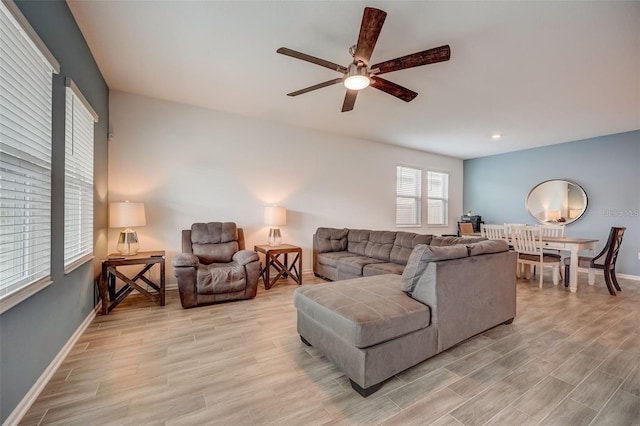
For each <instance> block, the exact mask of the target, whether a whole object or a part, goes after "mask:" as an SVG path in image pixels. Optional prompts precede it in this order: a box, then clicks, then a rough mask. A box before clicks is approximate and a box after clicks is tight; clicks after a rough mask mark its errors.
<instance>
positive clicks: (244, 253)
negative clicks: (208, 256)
mask: <svg viewBox="0 0 640 426" xmlns="http://www.w3.org/2000/svg"><path fill="white" fill-rule="evenodd" d="M232 259H233V261H234V262H237V263H238V264H239V265H241V266H245V265H247V264H249V263H251V262H256V261H260V258H259V257H258V253H256V252H255V251H252V250H240V251H237V252H235V253H234V254H233V257H232Z"/></svg>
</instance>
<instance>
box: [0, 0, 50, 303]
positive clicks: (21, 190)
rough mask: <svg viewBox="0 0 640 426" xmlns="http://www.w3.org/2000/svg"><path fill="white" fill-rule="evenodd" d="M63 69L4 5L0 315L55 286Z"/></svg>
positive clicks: (0, 23)
mask: <svg viewBox="0 0 640 426" xmlns="http://www.w3.org/2000/svg"><path fill="white" fill-rule="evenodd" d="M57 72H59V64H58V63H57V61H55V59H54V58H53V55H51V53H50V52H49V51H48V50H47V49H46V47H45V45H44V43H43V42H42V41H41V40H40V39H39V37H38V36H37V34H36V33H35V31H34V30H33V28H31V26H30V25H29V24H28V22H27V20H26V19H25V18H24V16H23V15H22V13H20V10H19V9H18V8H17V6H16V5H15V4H14V3H13V2H12V1H7V0H2V2H1V3H0V314H1V313H3V312H5V311H6V310H8V309H10V308H11V307H13V306H15V305H16V304H18V303H20V302H21V301H22V300H24V299H26V298H27V297H30V296H31V295H32V294H34V293H35V292H37V291H39V290H41V289H42V288H44V287H46V286H47V285H49V284H50V283H51V144H52V135H51V134H52V130H51V128H52V84H53V73H57Z"/></svg>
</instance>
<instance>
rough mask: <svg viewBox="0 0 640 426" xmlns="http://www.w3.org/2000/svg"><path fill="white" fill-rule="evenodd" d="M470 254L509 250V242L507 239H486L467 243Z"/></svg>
mask: <svg viewBox="0 0 640 426" xmlns="http://www.w3.org/2000/svg"><path fill="white" fill-rule="evenodd" d="M467 249H468V250H469V256H478V255H480V254H491V253H500V252H503V251H509V244H508V243H507V242H506V241H505V240H485V241H480V242H477V243H473V244H467Z"/></svg>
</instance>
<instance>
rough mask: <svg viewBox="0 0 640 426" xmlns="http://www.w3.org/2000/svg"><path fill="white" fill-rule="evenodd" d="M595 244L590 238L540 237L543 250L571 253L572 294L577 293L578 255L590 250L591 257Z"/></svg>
mask: <svg viewBox="0 0 640 426" xmlns="http://www.w3.org/2000/svg"><path fill="white" fill-rule="evenodd" d="M597 242H598V240H596V239H591V238H573V237H544V236H543V237H542V246H543V248H545V249H553V250H560V251H568V252H570V253H571V266H570V267H569V268H570V269H569V290H570V291H571V292H572V293H575V292H576V291H578V253H579V252H581V251H583V250H590V251H591V254H592V255H593V254H595V248H596V243H597ZM590 284H591V283H590Z"/></svg>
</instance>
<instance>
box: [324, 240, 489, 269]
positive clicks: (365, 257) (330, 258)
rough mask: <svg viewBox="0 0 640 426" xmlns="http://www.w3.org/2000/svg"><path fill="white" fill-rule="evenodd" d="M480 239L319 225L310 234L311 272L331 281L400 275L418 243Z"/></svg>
mask: <svg viewBox="0 0 640 426" xmlns="http://www.w3.org/2000/svg"><path fill="white" fill-rule="evenodd" d="M483 239H484V238H481V239H479V238H473V237H471V238H464V237H462V238H461V237H440V236H433V235H422V234H415V233H413V232H402V231H398V232H395V231H371V230H368V229H347V228H343V229H339V228H318V229H317V231H316V233H315V234H313V272H314V273H315V274H316V276H319V277H322V278H326V279H329V280H332V281H338V280H346V279H350V278H358V277H369V276H372V275H381V274H397V275H401V274H402V272H403V271H404V267H405V265H406V264H407V261H408V260H409V255H410V254H411V251H412V250H413V248H414V247H415V246H416V245H418V244H429V245H432V246H441V245H451V244H466V243H473V242H477V241H480V240H483Z"/></svg>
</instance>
